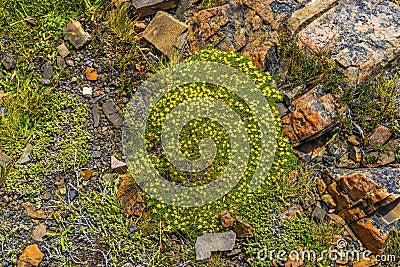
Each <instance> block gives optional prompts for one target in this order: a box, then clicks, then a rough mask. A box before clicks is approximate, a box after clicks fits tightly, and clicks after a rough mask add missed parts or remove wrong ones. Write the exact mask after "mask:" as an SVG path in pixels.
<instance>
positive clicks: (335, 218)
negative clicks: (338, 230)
mask: <svg viewBox="0 0 400 267" xmlns="http://www.w3.org/2000/svg"><path fill="white" fill-rule="evenodd" d="M327 216H328V217H329V218H330V219H331V220H332V221H334V222H335V223H337V224H340V225H345V224H346V222H345V221H344V220H343V218H342V217H340V216H339V215H337V214H333V213H328V214H327Z"/></svg>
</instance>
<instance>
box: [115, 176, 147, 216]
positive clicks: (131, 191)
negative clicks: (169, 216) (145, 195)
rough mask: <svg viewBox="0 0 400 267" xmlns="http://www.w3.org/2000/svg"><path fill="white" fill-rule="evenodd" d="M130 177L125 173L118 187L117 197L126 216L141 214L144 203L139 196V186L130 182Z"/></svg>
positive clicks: (144, 206)
mask: <svg viewBox="0 0 400 267" xmlns="http://www.w3.org/2000/svg"><path fill="white" fill-rule="evenodd" d="M132 179H133V178H132V177H131V176H129V175H125V176H123V177H122V182H121V184H120V185H119V187H118V192H117V197H118V200H119V202H120V203H121V205H122V207H123V208H124V214H125V215H126V216H131V215H133V216H136V217H140V216H141V215H142V214H143V211H144V209H145V208H146V204H145V203H144V201H143V199H142V197H141V196H140V192H139V188H137V186H136V185H135V184H134V183H133V182H132Z"/></svg>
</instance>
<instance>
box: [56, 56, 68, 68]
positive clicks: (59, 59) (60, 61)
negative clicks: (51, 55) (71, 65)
mask: <svg viewBox="0 0 400 267" xmlns="http://www.w3.org/2000/svg"><path fill="white" fill-rule="evenodd" d="M56 63H57V66H58V67H59V68H60V70H65V68H66V67H67V65H66V64H65V60H64V59H63V58H62V56H57V61H56Z"/></svg>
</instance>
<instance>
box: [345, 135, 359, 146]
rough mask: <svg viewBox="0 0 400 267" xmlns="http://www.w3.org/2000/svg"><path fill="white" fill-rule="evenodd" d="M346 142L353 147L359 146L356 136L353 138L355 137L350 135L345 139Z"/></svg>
mask: <svg viewBox="0 0 400 267" xmlns="http://www.w3.org/2000/svg"><path fill="white" fill-rule="evenodd" d="M347 141H349V143H350V144H352V145H353V146H359V145H360V141H359V140H358V138H357V136H355V135H350V136H349V137H348V138H347Z"/></svg>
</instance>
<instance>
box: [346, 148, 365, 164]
mask: <svg viewBox="0 0 400 267" xmlns="http://www.w3.org/2000/svg"><path fill="white" fill-rule="evenodd" d="M349 157H350V158H351V159H352V160H354V161H355V162H361V160H362V155H361V149H360V148H358V147H354V146H353V147H351V148H350V153H349Z"/></svg>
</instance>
